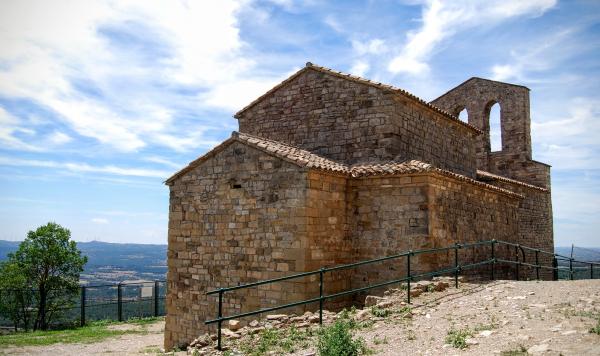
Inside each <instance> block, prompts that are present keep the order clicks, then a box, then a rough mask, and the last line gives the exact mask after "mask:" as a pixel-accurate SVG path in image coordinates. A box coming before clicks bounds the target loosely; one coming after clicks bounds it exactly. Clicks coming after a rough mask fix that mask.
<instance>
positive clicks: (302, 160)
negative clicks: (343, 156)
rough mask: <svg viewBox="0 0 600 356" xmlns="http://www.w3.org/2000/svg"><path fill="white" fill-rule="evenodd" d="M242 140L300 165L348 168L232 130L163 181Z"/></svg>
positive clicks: (346, 170)
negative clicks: (220, 140) (221, 139)
mask: <svg viewBox="0 0 600 356" xmlns="http://www.w3.org/2000/svg"><path fill="white" fill-rule="evenodd" d="M235 141H237V142H242V143H244V144H246V145H248V146H250V147H254V148H256V149H258V150H261V151H263V152H266V153H269V154H272V155H275V156H277V157H279V158H281V159H283V160H284V161H287V162H290V163H294V164H296V165H298V166H301V167H307V168H312V169H318V170H323V171H329V172H334V173H341V174H344V175H348V174H349V173H350V170H349V168H348V166H347V165H345V164H343V163H339V162H336V161H333V160H330V159H327V158H325V157H322V156H319V155H317V154H314V153H311V152H309V151H307V150H303V149H301V148H298V147H295V146H291V145H287V144H285V143H283V142H279V141H274V140H269V139H266V138H262V137H258V136H254V135H249V134H247V133H241V132H235V131H234V132H233V133H232V134H231V137H230V138H228V139H227V140H225V141H223V142H222V143H221V144H220V145H218V146H216V147H215V148H213V149H212V150H210V151H209V152H207V153H206V154H204V155H202V156H200V157H198V158H197V159H195V160H193V161H192V162H190V163H189V164H188V165H187V166H186V167H184V168H183V169H181V170H179V171H178V172H177V173H175V174H174V175H172V176H171V177H170V178H169V179H167V180H166V181H165V183H167V184H169V183H171V182H173V181H174V180H175V179H177V178H178V177H180V176H181V175H183V174H185V173H186V172H188V171H190V170H192V169H193V168H195V167H196V166H198V165H199V164H200V163H202V162H204V161H206V160H207V159H209V158H211V157H213V156H214V155H216V154H217V153H219V152H221V151H222V150H223V149H224V148H226V147H227V146H229V145H230V144H231V143H233V142H235Z"/></svg>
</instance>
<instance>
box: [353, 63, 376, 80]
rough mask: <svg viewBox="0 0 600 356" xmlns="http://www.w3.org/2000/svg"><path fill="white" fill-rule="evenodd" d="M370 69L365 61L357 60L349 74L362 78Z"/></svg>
mask: <svg viewBox="0 0 600 356" xmlns="http://www.w3.org/2000/svg"><path fill="white" fill-rule="evenodd" d="M370 67H371V66H370V65H369V63H368V62H367V61H363V60H358V61H355V62H354V64H353V65H352V68H350V73H352V74H354V75H358V76H359V77H364V76H365V74H367V72H368V71H369V68H370Z"/></svg>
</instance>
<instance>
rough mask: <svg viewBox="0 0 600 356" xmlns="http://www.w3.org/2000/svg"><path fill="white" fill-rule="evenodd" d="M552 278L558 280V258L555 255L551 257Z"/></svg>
mask: <svg viewBox="0 0 600 356" xmlns="http://www.w3.org/2000/svg"><path fill="white" fill-rule="evenodd" d="M552 273H553V274H552V279H553V280H555V281H558V260H557V259H556V256H554V257H553V258H552Z"/></svg>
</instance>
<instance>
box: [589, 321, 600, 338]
mask: <svg viewBox="0 0 600 356" xmlns="http://www.w3.org/2000/svg"><path fill="white" fill-rule="evenodd" d="M590 333H592V334H598V335H600V318H598V323H596V326H594V327H592V328H591V329H590Z"/></svg>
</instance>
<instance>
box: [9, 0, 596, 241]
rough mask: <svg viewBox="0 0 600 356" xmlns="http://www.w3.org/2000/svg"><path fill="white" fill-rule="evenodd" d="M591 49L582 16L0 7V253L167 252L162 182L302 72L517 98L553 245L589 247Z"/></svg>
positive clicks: (564, 9) (335, 7)
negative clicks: (136, 247) (544, 193)
mask: <svg viewBox="0 0 600 356" xmlns="http://www.w3.org/2000/svg"><path fill="white" fill-rule="evenodd" d="M599 34H600V2H598V1H576V0H573V1H557V0H528V1H521V0H481V1H463V0H453V1H438V0H422V1H421V0H405V1H400V0H397V1H385V0H380V1H311V0H305V1H292V0H271V1H252V0H246V1H231V0H216V1H172V0H169V1H153V0H151V1H148V0H136V1H129V0H125V1H62V0H53V1H43V0H42V1H29V0H18V1H12V0H5V1H2V2H1V3H0V226H1V228H0V239H5V240H22V239H23V238H25V236H26V234H27V231H29V230H33V229H35V228H36V227H37V226H39V225H42V224H45V223H46V222H48V221H55V222H57V223H59V224H61V225H63V226H65V227H68V228H69V229H70V230H71V232H72V236H73V238H74V239H75V240H78V241H91V240H99V241H105V242H133V243H166V242H167V237H166V236H167V223H168V203H169V202H168V200H169V194H168V187H167V186H165V185H164V184H163V182H164V180H165V179H166V178H168V177H169V176H170V175H171V174H173V173H174V172H175V171H177V170H178V169H180V168H182V167H183V166H184V165H186V164H187V163H188V162H189V161H191V160H193V159H194V158H196V157H198V156H200V155H202V154H203V153H205V152H206V151H207V150H209V149H210V148H212V147H214V146H215V145H217V144H218V143H219V142H221V141H222V140H224V139H226V138H228V137H229V136H230V135H231V132H232V131H235V130H237V128H238V126H237V121H236V120H235V119H234V118H233V114H234V113H235V112H236V111H237V110H239V109H241V108H242V107H244V106H245V105H246V104H248V103H249V102H251V101H252V100H253V99H254V98H256V97H258V96H259V95H261V94H262V93H264V92H265V91H267V90H268V89H270V88H271V87H272V86H274V85H275V84H277V83H278V82H280V81H281V80H283V79H285V78H286V77H288V76H289V75H290V74H292V73H293V72H295V71H297V70H298V69H300V68H302V67H303V66H304V64H305V63H306V62H308V61H310V62H313V63H316V64H318V65H322V66H326V67H330V68H334V69H336V70H340V71H344V72H349V73H352V74H355V75H360V76H364V77H366V78H369V79H373V80H375V81H380V82H383V83H387V84H392V85H395V86H397V87H400V88H403V89H406V90H408V91H410V92H412V93H414V94H416V95H418V96H419V97H421V98H423V99H425V100H428V101H430V100H433V99H435V98H436V97H438V96H439V95H441V94H443V93H444V92H445V91H447V90H448V89H450V88H453V87H455V86H456V85H458V84H460V83H462V82H463V81H464V80H466V79H468V78H470V77H472V76H479V77H484V78H490V79H495V80H500V81H506V82H510V83H515V84H520V85H525V86H527V87H529V88H530V89H531V118H532V142H533V158H534V159H535V160H538V161H542V162H546V163H549V164H551V165H552V198H553V208H554V233H555V244H556V245H563V246H564V245H570V244H571V243H574V244H575V245H576V246H600V237H599V236H600V235H598V231H600V164H599V163H600V109H599V107H600V105H599V104H600V76H599V74H600V67H599V59H600V36H599Z"/></svg>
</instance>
